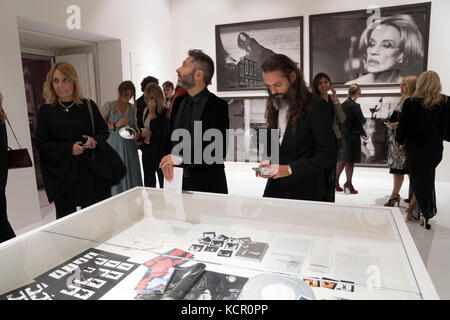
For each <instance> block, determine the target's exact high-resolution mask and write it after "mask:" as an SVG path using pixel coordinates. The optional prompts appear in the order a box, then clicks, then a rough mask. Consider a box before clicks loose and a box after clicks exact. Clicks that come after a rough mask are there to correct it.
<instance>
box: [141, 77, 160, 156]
mask: <svg viewBox="0 0 450 320" xmlns="http://www.w3.org/2000/svg"><path fill="white" fill-rule="evenodd" d="M152 82H153V83H156V84H158V85H159V80H158V79H157V78H155V77H152V76H148V77H145V78H144V79H143V80H142V82H141V91H142V96H140V97H139V98H138V99H137V100H136V119H137V126H138V128H143V127H144V126H143V124H142V113H143V112H144V109H145V108H147V103H146V102H145V97H144V90H145V87H146V86H147V85H148V84H149V83H152ZM144 152H145V151H144V150H142V153H144Z"/></svg>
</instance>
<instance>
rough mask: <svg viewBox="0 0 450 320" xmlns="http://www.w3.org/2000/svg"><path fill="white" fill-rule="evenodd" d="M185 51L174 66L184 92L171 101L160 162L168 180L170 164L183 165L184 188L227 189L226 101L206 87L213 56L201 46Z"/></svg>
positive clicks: (200, 189)
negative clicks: (163, 149)
mask: <svg viewBox="0 0 450 320" xmlns="http://www.w3.org/2000/svg"><path fill="white" fill-rule="evenodd" d="M188 55H189V56H188V57H187V58H186V59H185V60H184V61H183V64H182V66H181V67H179V68H178V69H177V73H178V85H180V86H181V87H182V88H184V89H185V90H187V93H186V94H184V95H182V96H179V97H177V98H175V100H174V101H173V107H172V112H171V115H170V119H169V131H168V135H167V142H166V145H167V150H166V151H167V153H168V154H167V156H165V157H164V158H163V159H162V160H161V163H160V165H159V166H160V168H161V169H162V171H163V173H164V176H165V177H166V179H167V180H169V181H170V180H172V179H173V167H174V166H181V167H183V190H190V191H202V192H214V193H228V188H227V180H226V176H225V166H224V164H223V159H224V158H225V156H226V129H228V128H229V116H228V104H227V102H226V101H225V100H223V99H220V98H218V97H217V96H216V95H214V94H213V93H211V92H209V91H208V89H207V86H208V85H209V83H210V82H211V79H212V76H213V74H214V62H213V61H212V59H211V58H210V57H209V56H208V55H206V54H205V53H203V52H202V51H201V50H190V51H189V53H188ZM205 133H206V134H205ZM209 134H211V135H212V137H209ZM206 136H208V137H209V138H205V137H206ZM180 138H181V139H180ZM204 138H205V140H206V141H203V140H204ZM212 138H214V139H212ZM172 139H173V140H172ZM186 140H187V141H186ZM212 140H214V141H212ZM209 141H212V142H211V143H210V142H209ZM211 145H213V146H217V147H213V148H211ZM180 146H181V147H180Z"/></svg>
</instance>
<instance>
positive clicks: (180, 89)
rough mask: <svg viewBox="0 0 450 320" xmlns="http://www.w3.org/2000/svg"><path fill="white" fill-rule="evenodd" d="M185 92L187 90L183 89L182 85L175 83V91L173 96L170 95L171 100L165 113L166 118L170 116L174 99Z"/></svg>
mask: <svg viewBox="0 0 450 320" xmlns="http://www.w3.org/2000/svg"><path fill="white" fill-rule="evenodd" d="M178 82H179V81H178ZM186 93H187V90H186V89H184V88H183V87H182V86H180V85H179V84H178V83H177V86H176V87H175V93H174V94H173V97H172V102H171V103H170V106H169V112H168V113H167V117H168V118H170V115H171V113H172V107H173V102H174V101H175V99H176V98H178V97H181V96H184V95H185V94H186Z"/></svg>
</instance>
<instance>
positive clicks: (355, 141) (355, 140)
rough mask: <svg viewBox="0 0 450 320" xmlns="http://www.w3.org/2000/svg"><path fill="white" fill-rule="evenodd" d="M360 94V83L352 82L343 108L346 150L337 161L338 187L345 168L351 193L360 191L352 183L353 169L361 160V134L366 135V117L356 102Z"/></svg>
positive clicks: (346, 187) (346, 185)
mask: <svg viewBox="0 0 450 320" xmlns="http://www.w3.org/2000/svg"><path fill="white" fill-rule="evenodd" d="M360 95H361V87H360V86H359V85H358V84H352V85H351V86H350V87H349V88H348V96H347V100H345V102H344V103H342V110H344V113H345V116H346V117H347V118H346V120H345V121H344V123H343V124H342V135H343V138H342V141H343V147H344V150H343V152H342V160H341V161H338V163H337V169H336V189H337V190H338V187H339V177H340V176H341V173H342V171H343V170H344V168H345V175H346V176H347V181H346V182H345V184H344V191H345V192H346V193H347V192H348V193H350V194H357V193H358V191H357V190H356V189H355V188H354V187H353V183H352V179H353V171H354V167H355V163H358V162H361V136H365V135H366V132H365V131H364V128H363V125H364V123H366V119H365V118H364V115H363V113H362V111H361V106H360V105H359V103H357V102H356V100H357V99H358V98H359V96H360ZM339 188H340V187H339ZM338 191H339V190H338Z"/></svg>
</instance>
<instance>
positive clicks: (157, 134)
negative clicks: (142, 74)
mask: <svg viewBox="0 0 450 320" xmlns="http://www.w3.org/2000/svg"><path fill="white" fill-rule="evenodd" d="M144 99H145V103H146V104H147V106H146V107H145V109H144V112H143V113H142V123H143V128H142V133H141V134H142V138H143V145H142V149H143V152H142V166H143V167H144V184H145V186H146V187H152V188H154V187H156V176H155V173H156V174H157V175H158V181H159V187H160V188H162V187H163V183H164V175H163V173H162V171H161V169H160V168H159V163H160V162H161V159H162V157H163V156H164V151H165V150H164V141H165V133H166V129H167V124H168V119H167V108H166V107H165V100H164V93H163V91H162V89H161V87H160V86H159V85H158V84H156V83H149V84H147V86H146V87H145V89H144Z"/></svg>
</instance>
